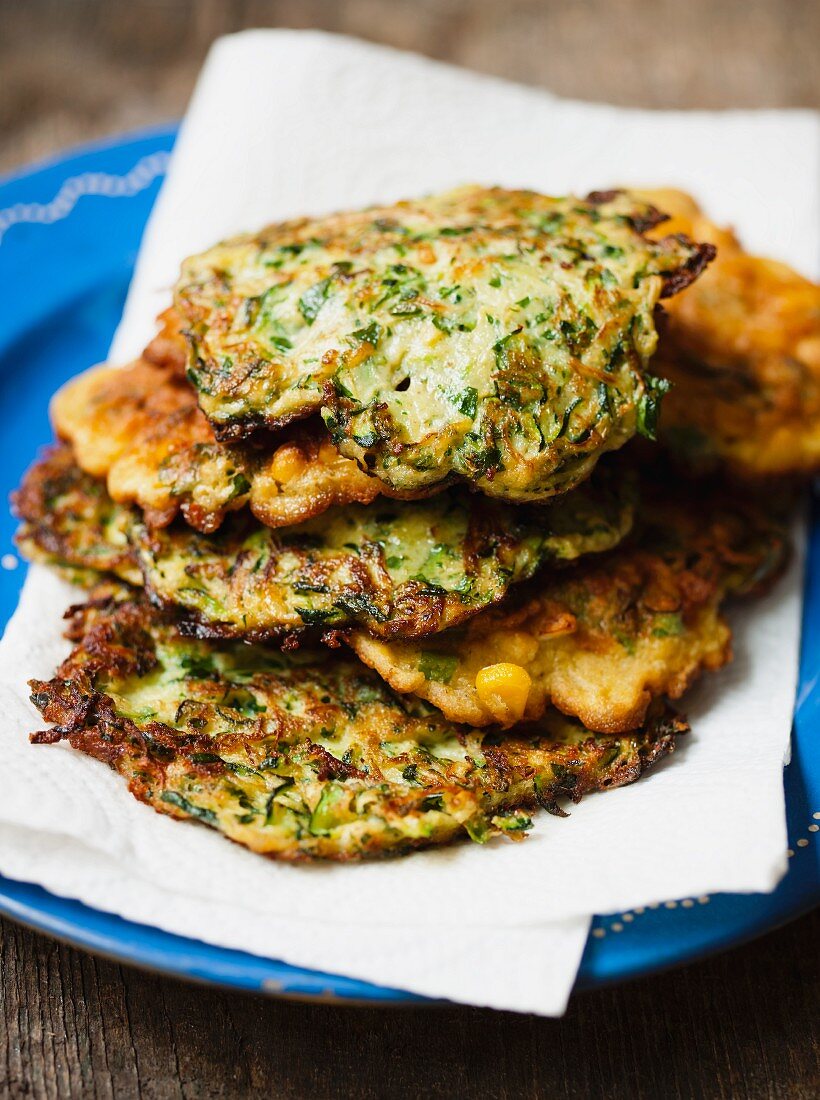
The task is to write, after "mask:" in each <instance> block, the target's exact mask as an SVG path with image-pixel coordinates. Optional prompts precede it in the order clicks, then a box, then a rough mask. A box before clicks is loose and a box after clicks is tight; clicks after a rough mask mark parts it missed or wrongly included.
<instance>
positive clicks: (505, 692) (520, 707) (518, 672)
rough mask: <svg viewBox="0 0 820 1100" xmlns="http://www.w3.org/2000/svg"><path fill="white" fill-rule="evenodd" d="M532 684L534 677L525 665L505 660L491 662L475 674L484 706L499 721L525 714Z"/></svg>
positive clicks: (479, 695) (512, 720) (510, 719)
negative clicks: (492, 663) (497, 662)
mask: <svg viewBox="0 0 820 1100" xmlns="http://www.w3.org/2000/svg"><path fill="white" fill-rule="evenodd" d="M531 686H532V677H531V676H530V674H529V672H527V670H526V669H525V668H522V667H521V665H513V664H510V663H509V662H508V661H501V662H500V663H499V664H497V665H487V666H486V667H485V668H482V669H481V670H480V671H479V673H478V675H477V676H476V678H475V687H476V691H477V692H478V698H479V699H480V701H481V704H482V706H484V707H486V708H487V710H488V711H489V712H490V714H492V716H493V718H495V719H496V721H498V722H517V721H518V720H519V718H522V717H523V715H524V711H525V709H526V706H527V699H528V697H529V694H530V688H531Z"/></svg>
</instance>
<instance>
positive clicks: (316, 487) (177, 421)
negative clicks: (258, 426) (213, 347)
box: [51, 337, 384, 534]
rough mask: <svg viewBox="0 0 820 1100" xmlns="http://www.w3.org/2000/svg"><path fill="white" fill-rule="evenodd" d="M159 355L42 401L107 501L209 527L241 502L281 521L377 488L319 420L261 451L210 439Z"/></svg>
mask: <svg viewBox="0 0 820 1100" xmlns="http://www.w3.org/2000/svg"><path fill="white" fill-rule="evenodd" d="M167 341H168V337H163V338H162V343H161V347H164V346H165V344H167ZM159 354H160V352H158V351H157V350H156V349H155V350H154V352H153V357H154V358H156V357H157V356H158V355H159ZM164 354H165V356H166V359H165V362H164V363H163V365H162V366H159V365H157V364H156V363H154V362H150V361H148V360H147V359H138V360H136V362H134V363H131V364H129V365H128V366H127V367H111V366H105V365H104V366H100V367H94V368H92V369H91V370H89V371H86V372H85V373H84V374H81V375H79V376H78V377H77V378H73V379H72V380H71V381H70V382H68V383H67V384H66V385H65V386H64V387H63V388H62V389H61V390H60V391H59V392H58V393H57V394H56V395H55V397H54V399H53V401H52V404H51V417H52V421H53V423H54V429H55V431H56V433H57V435H58V436H60V437H61V438H62V439H65V440H67V441H68V442H70V443H71V444H72V446H73V448H74V453H75V455H76V458H77V462H78V463H79V465H80V466H81V467H82V469H83V470H85V471H86V472H87V473H89V474H93V475H94V476H95V477H99V478H105V479H106V483H107V485H108V491H109V493H110V494H111V496H112V498H113V499H114V500H116V501H118V502H119V503H122V504H130V503H135V504H137V505H139V507H140V508H142V509H143V510H144V514H145V520H146V523H148V524H149V526H151V527H164V526H166V525H167V524H169V523H170V522H171V521H172V520H173V519H174V517H175V516H176V515H177V514H178V513H179V512H181V513H182V515H183V516H184V517H185V519H186V521H187V522H188V523H189V524H190V525H191V526H192V527H194V528H196V529H197V530H198V531H202V532H204V533H205V534H210V533H211V532H212V531H215V530H216V529H217V528H218V527H219V525H220V524H221V523H222V521H223V519H224V518H225V515H226V514H227V513H228V512H232V511H236V510H238V509H240V508H242V507H243V506H244V505H246V504H247V505H249V507H250V509H251V511H252V512H253V513H254V515H255V516H256V518H257V519H258V520H259V521H260V522H262V523H264V524H266V525H267V526H269V527H281V526H285V525H288V524H293V523H302V522H303V521H304V520H307V519H311V518H312V517H313V516H316V515H319V514H320V513H321V512H323V511H325V510H326V509H327V508H331V507H333V506H334V505H344V504H350V503H353V502H357V503H361V504H367V503H368V502H369V501H371V500H374V499H375V497H377V496H378V495H379V494H380V493H381V492H382V491H383V488H384V486H383V485H382V484H381V483H380V482H379V481H377V480H376V478H373V477H369V476H368V475H367V474H365V473H363V472H362V471H361V470H360V469H359V467H358V465H357V464H356V463H355V462H354V461H353V460H352V459H349V458H343V457H342V455H340V454H339V452H338V451H337V449H336V448H335V447H334V446H333V444H332V443H331V442H330V439H329V438H328V435H327V431H326V430H325V428H324V427H323V426H322V425H321V423H318V424H299V425H296V426H294V427H293V428H292V429H291V430H290V432H289V433H288V438H287V439H285V440H284V441H282V440H279V441H277V443H276V445H273V446H270V447H268V448H267V449H266V450H265V451H264V452H263V451H259V450H256V451H255V450H253V449H249V448H240V447H236V446H234V447H231V446H229V445H227V444H224V443H218V442H217V440H216V437H215V436H214V433H213V429H212V428H211V426H210V424H209V423H208V421H207V420H206V419H205V417H204V416H203V415H202V413H201V412H200V410H199V407H198V406H197V403H196V394H195V393H194V391H193V390H192V389H191V387H190V385H188V383H187V382H186V381H185V378H184V375H182V376H180V375H178V374H175V373H174V371H173V370H169V369H168V364H167V358H168V356H169V355H170V354H172V353H171V352H170V351H168V350H167V348H166V350H165V352H164Z"/></svg>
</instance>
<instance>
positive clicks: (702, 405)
mask: <svg viewBox="0 0 820 1100" xmlns="http://www.w3.org/2000/svg"><path fill="white" fill-rule="evenodd" d="M642 194H643V195H644V196H645V197H646V198H648V199H649V200H650V201H654V202H658V203H661V204H663V208H664V209H665V210H668V211H670V212H671V213H672V214H673V215H674V218H673V221H672V222H671V223H667V225H665V226H664V232H667V231H668V228H667V227H668V226H669V227H671V229H673V230H677V231H680V232H685V233H693V234H695V235H696V236H697V238H698V240H706V241H711V242H713V243H714V244H716V245H717V246H718V253H717V259H716V260H715V262H714V263H713V264H711V265H710V267H709V269H708V271H706V272H705V273H704V275H703V277H702V278H701V279H699V280H698V281H697V282H695V283H694V284H693V285H692V286H691V287H689V289H687V290H686V291H685V293H683V294H681V295H680V296H679V297H677V298H675V299H673V300H672V301H670V302H669V304H668V307H667V308H668V311H669V322H668V325H666V326H664V327H663V329H662V333H661V339H660V344H659V347H658V352H657V355H656V356H655V358H654V359H653V360H652V370H653V371H654V372H656V373H658V374H661V375H663V376H664V377H665V378H667V379H669V381H671V382H672V388H671V390H670V391H669V393H668V394H667V396H666V397H665V398H664V402H663V413H662V416H661V420H660V429H659V430H660V437H661V439H662V441H664V442H665V443H666V444H667V445H668V446H669V447H670V449H672V450H673V451H674V452H676V453H677V454H678V455H680V456H681V457H682V458H683V459H684V460H685V461H686V462H687V463H688V464H689V465H690V466H691V467H693V468H695V469H700V470H704V469H710V468H712V467H714V466H716V465H722V466H726V467H728V468H729V469H730V470H731V471H732V472H733V473H734V474H735V475H737V476H740V477H743V478H750V477H751V478H759V477H776V476H784V475H808V474H812V473H815V472H816V471H817V470H819V469H820V286H818V285H817V284H816V283H813V282H810V281H809V280H808V279H805V278H803V276H802V275H798V274H797V272H795V271H793V270H792V269H791V268H789V267H787V266H786V265H785V264H782V263H777V262H776V261H774V260H768V259H764V258H762V257H760V256H751V255H749V254H748V253H747V252H745V251H744V250H743V248H742V247H741V245H740V243H739V241H738V240H737V238H736V237H735V236H734V234H733V233H731V232H730V231H729V230H724V229H719V228H718V227H717V226H715V225H713V224H712V223H711V222H710V221H709V220H708V219H707V218H706V217H705V216H704V214H703V212H702V211H701V210H699V209H698V207H697V205H696V204H695V203H694V201H693V200H692V199H691V198H690V197H689V196H687V195H682V194H681V193H680V192H668V191H648V192H642Z"/></svg>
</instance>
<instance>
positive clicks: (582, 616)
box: [350, 489, 786, 732]
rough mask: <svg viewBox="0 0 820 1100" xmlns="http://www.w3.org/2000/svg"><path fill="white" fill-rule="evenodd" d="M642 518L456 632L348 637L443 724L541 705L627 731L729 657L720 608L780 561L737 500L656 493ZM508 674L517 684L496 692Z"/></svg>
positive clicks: (777, 531) (767, 526)
mask: <svg viewBox="0 0 820 1100" xmlns="http://www.w3.org/2000/svg"><path fill="white" fill-rule="evenodd" d="M642 512H643V520H642V523H640V526H639V527H638V529H637V531H636V534H635V537H634V538H633V539H632V540H631V541H630V542H629V543H628V544H624V545H623V546H622V547H621V548H619V549H617V550H615V551H613V552H612V553H610V554H607V555H604V556H602V557H600V558H595V559H586V560H584V561H582V562H580V563H579V564H578V565H577V566H575V567H573V568H572V569H569V570H565V571H564V572H562V573H561V574H560V575H558V576H548V577H545V579H544V581H543V582H542V581H540V580H539V581H536V582H534V583H533V584H532V585H530V586H529V589H528V595H526V596H522V597H521V598H520V599H518V600H516V599H513V600H510V601H508V602H506V603H504V604H503V605H502V606H501V607H500V608H498V609H493V610H491V611H488V612H484V613H483V614H481V615H479V616H477V617H476V618H475V619H473V620H472V621H471V622H470V623H469V624H468V625H467V626H466V627H464V628H462V629H459V630H455V631H449V632H448V633H446V634H445V635H443V636H440V637H438V638H435V639H429V640H425V641H415V642H414V641H403V642H399V641H392V642H390V641H385V640H382V639H378V638H373V637H371V636H370V635H368V634H366V633H365V632H364V631H356V632H354V633H353V635H352V636H351V638H350V642H351V645H352V646H353V648H354V649H355V651H356V652H357V653H358V655H359V656H360V657H361V658H362V659H363V660H364V661H365V663H366V664H368V665H370V666H371V667H373V668H374V669H376V670H377V671H378V672H379V673H380V675H382V676H383V677H384V678H385V679H386V680H387V682H388V683H389V684H390V685H391V686H392V687H393V688H395V689H396V690H397V691H401V692H413V693H415V694H417V695H419V696H421V697H422V698H424V699H427V700H429V701H430V702H431V703H434V704H435V705H436V706H437V707H439V708H440V709H441V710H442V711H443V712H444V713H445V714H446V715H447V717H448V718H451V719H452V720H453V721H458V722H469V723H471V724H472V725H476V726H481V725H485V724H487V723H492V722H499V723H501V724H502V725H511V724H513V723H514V722H516V721H519V720H520V719H522V718H525V719H534V718H537V717H538V716H539V715H540V714H543V713H544V711H545V709H546V708H547V707H548V706H549V705H550V704H552V705H553V706H556V707H558V708H559V709H560V710H562V711H563V712H565V713H566V714H572V715H575V716H577V717H578V718H580V720H581V721H582V722H583V723H584V725H586V726H588V727H589V728H590V729H594V730H599V731H604V732H620V731H623V730H627V729H632V728H635V727H637V726H639V725H640V724H641V722H642V721H643V720H644V717H645V715H646V713H647V707H648V706H649V704H650V701H651V700H652V699H653V698H655V697H657V696H660V695H667V696H669V697H671V698H673V699H676V698H679V697H680V695H681V694H682V693H683V692H684V691H685V690H686V688H687V687H688V686H689V684H690V683H691V682H692V681H693V680H694V679H695V677H696V676H697V675H698V674H699V673H700V672H701V671H702V670H704V669H716V668H719V667H720V666H721V665H723V664H725V663H726V662H727V661H728V660H729V659H730V657H731V633H730V630H729V627H728V626H727V624H726V622H725V621H724V620H723V618H722V616H721V615H720V606H721V604H722V603H723V601H724V599H725V598H726V596H727V595H729V594H733V593H743V592H747V591H751V590H753V589H754V588H755V587H756V586H759V585H761V584H762V583H764V582H765V581H766V580H767V579H770V578H771V577H772V576H773V575H774V574H775V573H776V572H777V571H778V570H779V568H780V567H781V566H782V564H783V561H784V559H785V555H786V542H785V538H784V534H783V530H782V528H781V527H780V526H779V525H778V524H776V523H775V522H773V521H771V520H769V519H768V518H767V517H766V515H765V514H764V513H763V512H762V511H761V510H760V509H759V508H758V507H757V506H755V505H754V504H752V503H750V502H748V503H747V502H743V501H742V500H740V499H739V498H738V497H737V496H736V495H734V496H730V495H721V494H713V495H711V496H710V495H709V494H707V493H705V492H703V491H702V490H700V489H693V490H691V491H689V493H688V494H687V493H686V491H684V492H680V491H677V492H676V491H675V490H670V491H668V492H662V491H661V492H657V493H656V494H655V495H654V496H653V495H651V493H650V495H649V499H648V500H647V501H646V503H645V504H644V506H643V509H642ZM506 664H509V665H511V666H513V669H512V670H511V671H508V670H507V669H506V668H505V667H504V666H505V665H506ZM495 666H500V668H499V673H500V674H501V676H502V680H501V684H502V688H501V690H497V689H496V688H495V686H494V680H493V673H492V672H491V673H490V676H489V682H488V683H486V684H482V680H481V678H479V674H482V670H485V669H494V667H495ZM516 669H517V670H518V671H517V672H516ZM521 669H524V670H526V674H525V676H524V677H523V678H522V675H521V672H520V670H521ZM482 675H483V677H484V678H485V680H486V679H487V673H486V672H485V673H483V674H482ZM507 675H517V676H518V679H519V680H521V679H523V682H524V687H523V690H520V691H515V692H512V693H511V694H509V695H508V694H506V693H505V692H504V690H503V687H504V677H505V676H507ZM527 677H529V679H530V680H531V683H529V684H527V682H526V678H527ZM477 678H479V681H478V683H477ZM527 687H529V690H528V691H527Z"/></svg>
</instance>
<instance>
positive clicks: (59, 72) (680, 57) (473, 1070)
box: [0, 0, 820, 1100]
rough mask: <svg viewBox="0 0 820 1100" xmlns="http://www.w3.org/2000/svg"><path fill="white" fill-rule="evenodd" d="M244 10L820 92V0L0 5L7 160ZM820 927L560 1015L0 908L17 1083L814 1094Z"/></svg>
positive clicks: (749, 100) (283, 21) (69, 135)
mask: <svg viewBox="0 0 820 1100" xmlns="http://www.w3.org/2000/svg"><path fill="white" fill-rule="evenodd" d="M245 26H296V27H321V28H324V29H328V30H333V31H339V32H343V33H350V34H356V35H359V36H361V37H365V38H370V39H373V40H375V41H381V42H387V43H390V44H392V45H395V46H399V47H402V48H405V49H415V50H418V51H421V52H423V53H427V54H429V55H430V56H433V57H437V58H442V59H446V60H452V61H455V62H458V63H460V64H464V65H469V66H471V67H473V68H476V69H480V70H483V71H486V72H491V73H495V74H498V75H501V76H507V77H512V78H514V79H518V80H522V81H527V82H530V83H533V84H542V85H545V86H548V87H550V88H551V89H553V90H554V91H556V92H558V93H561V94H564V95H571V96H575V97H578V98H584V99H600V100H608V101H610V102H613V103H619V104H636V105H642V106H655V107H721V106H748V107H760V106H810V107H815V108H816V107H820V63H818V62H820V56H819V55H820V3H818V2H817V0H722V2H721V0H687V2H686V3H682V2H681V0H576V2H574V3H573V2H572V0H569V2H568V0H561V2H555V3H553V2H538V0H504V2H498V0H280V2H276V3H270V2H269V3H264V2H261V0H259V2H255V0H176V2H175V0H130V2H112V0H106V2H103V0H24V2H20V0H0V171H1V170H8V169H11V168H15V167H17V166H19V165H21V164H24V163H25V162H27V161H30V160H32V159H34V158H36V157H40V156H44V155H47V154H49V153H52V152H55V151H57V150H59V149H61V148H63V147H65V146H66V145H70V144H72V143H75V142H78V141H84V140H88V139H89V138H93V137H97V136H101V135H103V134H107V133H112V132H116V131H119V130H123V129H128V128H133V127H137V126H141V125H144V124H146V123H153V122H158V121H162V120H166V119H170V118H175V117H178V116H179V115H180V114H181V113H182V111H183V110H184V105H185V102H186V98H187V96H188V95H189V93H190V89H191V86H192V83H193V80H194V78H195V75H196V71H197V69H198V67H199V65H200V63H201V60H202V57H203V56H204V53H205V50H206V49H207V46H208V43H209V42H210V41H211V40H212V39H213V38H214V37H215V36H216V35H218V34H221V33H225V32H227V31H231V30H237V29H240V28H241V27H245ZM818 932H820V917H818V914H817V913H815V914H812V915H809V916H806V917H804V918H802V919H801V920H799V921H797V922H795V923H794V924H792V925H790V926H788V927H786V928H783V929H780V930H778V931H776V932H772V933H771V934H770V935H768V936H766V937H764V938H763V939H761V940H759V941H757V942H756V943H753V944H749V945H747V946H745V947H741V948H738V949H736V950H734V951H731V952H729V953H727V954H725V955H723V956H720V957H718V958H714V959H711V960H707V961H705V962H701V963H698V964H695V965H692V966H689V967H687V968H685V969H682V970H679V971H675V972H671V973H668V974H663V975H659V976H656V977H653V978H649V979H645V980H642V981H640V982H635V983H633V984H631V985H627V986H623V987H620V988H615V989H609V990H603V991H597V992H592V993H586V994H581V995H578V996H576V997H575V998H574V999H573V1001H572V1003H571V1005H570V1009H569V1012H568V1014H567V1016H566V1017H565V1018H564V1019H563V1020H560V1021H552V1020H539V1019H536V1018H532V1017H521V1016H514V1015H510V1014H505V1013H495V1012H489V1011H482V1010H476V1009H466V1008H452V1009H450V1008H447V1009H435V1010H405V1009H365V1008H349V1007H348V1008H343V1007H333V1006H311V1005H303V1004H294V1003H289V1002H275V1001H266V1000H262V999H260V998H254V997H248V996H240V995H233V994H226V993H221V992H217V991H215V990H210V989H206V988H202V987H196V986H186V985H183V984H181V983H178V982H175V981H170V980H166V979H162V978H157V977H154V976H152V975H145V974H142V973H140V972H138V971H135V970H131V969H127V968H124V967H120V966H117V965H114V964H112V963H108V962H103V961H99V960H96V959H94V958H92V957H90V956H88V955H85V954H82V953H80V952H77V951H74V950H71V949H69V948H66V947H63V946H61V945H59V944H57V943H55V942H53V941H50V940H47V939H45V938H43V937H40V936H37V935H35V934H33V933H31V932H28V931H26V930H24V929H21V928H19V927H16V926H15V925H13V924H11V923H8V922H2V921H0V1097H6V1096H8V1097H12V1098H16V1097H33V1098H39V1097H60V1098H62V1097H80V1096H82V1097H86V1096H88V1097H98V1096H99V1097H117V1098H121V1097H131V1096H144V1097H150V1098H157V1100H160V1098H165V1097H191V1098H196V1100H205V1098H207V1097H245V1096H255V1095H265V1096H269V1097H277V1098H278V1097H297V1098H301V1097H311V1098H316V1100H319V1098H321V1097H355V1098H359V1097H361V1098H365V1097H374V1098H381V1097H404V1096H407V1097H422V1096H424V1097H439V1096H440V1097H459V1098H461V1097H464V1098H466V1097H473V1096H475V1097H481V1098H492V1097H516V1098H519V1097H520V1098H529V1097H542V1096H543V1097H546V1096H549V1097H556V1098H560V1097H605V1098H606V1100H615V1098H619V1097H624V1098H629V1100H633V1098H644V1097H646V1098H655V1097H662V1098H667V1097H668V1098H676V1097H692V1098H693V1100H695V1098H697V1100H699V1098H709V1097H721V1098H724V1097H725V1098H727V1100H736V1098H743V1097H753V1098H757V1097H767V1098H769V1097H788V1098H792V1097H794V1098H796V1100H803V1098H805V1100H809V1098H811V1100H815V1098H816V1097H817V1096H818V1095H820V1039H819V1038H818V1029H817V1016H818V1008H820V957H819V956H820V952H818V942H820V938H819V937H818ZM487 964H488V965H495V964H497V965H503V960H499V961H498V962H497V963H496V961H495V960H487Z"/></svg>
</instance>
